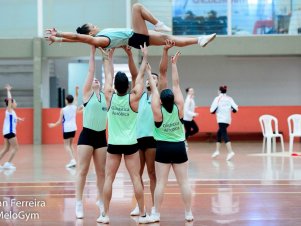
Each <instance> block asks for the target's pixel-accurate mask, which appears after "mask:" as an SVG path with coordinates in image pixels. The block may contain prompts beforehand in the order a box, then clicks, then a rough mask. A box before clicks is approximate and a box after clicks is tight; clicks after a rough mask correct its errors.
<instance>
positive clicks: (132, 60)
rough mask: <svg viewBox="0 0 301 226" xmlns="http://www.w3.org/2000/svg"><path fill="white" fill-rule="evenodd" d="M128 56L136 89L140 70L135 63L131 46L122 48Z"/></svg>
mask: <svg viewBox="0 0 301 226" xmlns="http://www.w3.org/2000/svg"><path fill="white" fill-rule="evenodd" d="M122 48H123V49H124V51H125V52H126V54H127V55H128V65H129V69H130V73H131V75H132V87H135V82H136V78H137V75H138V70H137V67H136V65H135V62H134V58H133V53H132V50H131V47H130V46H122Z"/></svg>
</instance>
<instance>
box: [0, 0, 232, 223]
mask: <svg viewBox="0 0 301 226" xmlns="http://www.w3.org/2000/svg"><path fill="white" fill-rule="evenodd" d="M145 21H149V22H150V23H152V24H153V25H154V30H155V31H149V30H148V29H147V27H146V24H145ZM132 27H133V29H104V30H101V31H100V30H99V28H98V27H96V26H95V25H92V24H85V25H83V26H82V27H79V28H78V29H77V33H71V32H59V31H57V30H56V29H55V28H52V29H48V30H46V32H47V39H48V40H49V42H50V44H52V43H53V42H81V43H86V44H89V45H91V51H90V58H89V69H88V74H87V77H86V81H85V83H84V87H83V107H82V111H83V128H82V131H81V133H80V136H79V139H78V143H77V156H78V157H77V162H76V161H75V158H74V156H73V149H72V139H73V138H74V136H75V131H76V123H75V117H76V111H78V110H79V109H78V108H77V106H76V104H74V103H76V102H77V96H78V88H76V94H75V97H74V98H73V96H71V95H68V96H67V97H66V105H67V106H66V107H65V108H63V109H62V110H61V113H60V117H59V120H58V121H57V122H56V123H49V127H54V126H57V125H60V124H61V123H62V122H63V125H64V127H63V128H64V141H65V142H64V143H65V147H66V149H67V150H68V152H69V153H70V156H71V161H70V162H69V163H68V164H67V165H66V166H67V167H74V166H75V165H76V166H77V167H76V169H77V176H76V204H75V214H76V217H77V218H83V217H84V203H83V190H84V186H85V182H86V177H87V174H88V170H89V166H90V162H91V159H93V161H94V166H95V172H96V175H97V177H96V182H97V192H98V193H97V202H96V204H97V206H98V208H99V212H100V214H99V217H98V218H97V222H100V223H105V224H106V223H109V222H110V219H109V207H110V201H111V197H112V185H113V182H114V179H115V176H116V173H117V171H118V168H119V166H120V163H121V160H122V156H123V157H124V161H125V166H126V168H127V170H128V172H129V175H130V178H131V181H132V183H133V187H134V193H135V197H136V200H137V206H136V207H135V208H134V209H133V211H132V212H131V213H130V214H131V215H137V216H139V218H138V222H139V223H141V224H143V223H153V222H159V221H160V212H161V204H162V201H163V195H164V188H165V186H166V183H167V181H168V174H169V171H170V168H173V171H174V173H175V175H176V178H177V181H178V184H179V186H180V189H181V194H182V198H183V201H184V206H185V220H186V221H193V215H192V211H191V189H190V185H189V181H188V156H187V151H186V149H187V145H185V141H186V138H187V137H188V136H189V135H192V133H190V132H187V131H188V130H190V129H189V125H193V123H192V122H191V121H193V117H195V116H196V114H194V115H192V116H189V117H188V118H187V117H186V118H184V112H185V111H186V110H184V109H186V108H185V107H184V106H185V105H187V104H186V103H185V102H186V101H184V97H183V94H182V91H181V89H180V82H179V75H178V70H177V61H178V59H179V57H180V52H177V53H176V54H175V55H174V56H172V57H171V65H172V66H171V67H172V68H171V70H172V73H171V74H172V84H171V88H167V87H168V84H167V67H168V62H169V57H168V50H169V49H170V48H172V47H174V46H178V47H182V46H188V45H192V44H198V45H200V46H202V47H205V46H206V45H207V44H208V43H210V42H211V41H212V40H214V38H215V37H216V34H211V35H205V36H200V37H197V38H194V37H176V36H171V35H166V34H163V33H159V32H158V31H167V32H168V31H170V30H171V29H170V28H169V27H168V26H166V25H165V24H164V23H162V22H161V21H159V20H158V19H156V18H155V17H154V16H153V15H152V14H151V13H150V12H149V11H148V10H147V9H146V8H145V7H144V6H143V5H141V4H139V3H136V4H134V5H133V7H132ZM150 45H155V46H163V51H162V58H161V62H160V66H159V71H160V73H159V75H158V74H156V73H152V70H151V66H150V65H149V63H148V46H150ZM118 47H122V48H123V49H124V51H125V52H126V54H127V56H128V64H129V69H130V73H131V75H132V88H131V89H130V83H129V79H128V77H127V75H126V74H125V73H124V72H117V73H116V74H115V75H114V68H113V54H114V50H115V48H118ZM131 47H133V48H137V49H140V50H141V52H142V56H143V59H142V62H141V65H140V68H139V70H138V69H137V68H136V66H135V63H134V59H133V56H132V50H131ZM97 49H99V50H100V52H101V54H102V56H103V66H104V74H105V83H104V84H103V86H101V84H100V82H99V80H97V79H96V78H95V77H94V74H95V54H96V51H97ZM145 74H146V76H147V78H146V83H145V84H144V75H145ZM102 87H103V88H102ZM226 91H227V87H226V86H222V87H220V92H221V93H220V95H219V96H218V97H217V98H216V100H214V102H213V104H212V106H211V112H212V113H217V114H227V115H228V114H229V113H228V112H226V113H225V110H223V108H225V106H226V107H227V108H229V109H231V110H233V111H237V105H236V104H235V103H234V101H233V100H232V98H230V97H227V96H226V95H225V93H226ZM189 92H190V93H189ZM7 93H8V96H7V106H8V108H7V109H8V114H10V113H12V112H13V113H14V111H13V108H14V107H13V106H14V104H16V102H15V101H14V99H13V98H12V97H11V94H10V87H9V86H7ZM187 93H188V95H187V98H188V99H187V98H186V100H187V101H189V103H191V101H192V99H193V96H194V94H193V92H192V91H191V90H189V89H188V91H187ZM227 98H228V100H231V101H232V102H231V103H230V104H225V103H226V101H225V100H226V99H227ZM222 102H223V104H221V103H222ZM188 105H189V104H188ZM188 105H187V106H188ZM229 106H230V107H229ZM189 108H191V106H190V107H189ZM14 114H15V113H14ZM12 115H13V114H12ZM9 117H10V116H9ZM12 117H15V119H16V120H21V119H20V118H17V116H16V115H15V116H12ZM8 120H10V119H8ZM185 121H186V122H185ZM218 122H219V121H218ZM184 123H185V127H186V134H185V129H184ZM223 124H225V125H223ZM219 125H220V128H219V130H220V132H219V133H218V135H219V136H218V137H219V138H221V137H222V136H223V138H224V139H225V137H226V136H227V134H226V128H227V122H222V121H221V122H219ZM190 127H191V126H190ZM106 128H108V140H107V137H106ZM10 136H11V135H9V137H8V136H6V135H5V136H4V137H5V140H6V142H7V143H8V144H11V145H13V143H14V142H13V141H12V138H11V137H10ZM220 142H221V139H218V142H217V143H220ZM227 142H228V143H230V142H229V139H228V140H227ZM230 145H231V143H230ZM218 148H219V147H218V146H217V149H216V152H215V153H214V156H212V157H216V156H217V155H218V154H219V149H218ZM15 149H16V148H15ZM16 150H17V149H16ZM16 150H14V151H13V154H14V153H15V152H16ZM3 153H5V152H4V151H2V152H1V153H0V159H1V158H2V157H3V156H2V155H3ZM230 154H231V155H232V156H229V155H230ZM233 156H234V152H233V151H232V149H231V151H230V152H229V154H228V157H227V160H230V159H231V158H232V157H233ZM12 157H13V155H12ZM9 163H11V161H10V162H9ZM145 166H146V168H147V172H148V176H149V179H150V190H151V195H152V207H151V210H150V213H149V214H147V213H146V209H145V203H144V189H143V187H144V186H143V181H142V174H143V171H144V168H145Z"/></svg>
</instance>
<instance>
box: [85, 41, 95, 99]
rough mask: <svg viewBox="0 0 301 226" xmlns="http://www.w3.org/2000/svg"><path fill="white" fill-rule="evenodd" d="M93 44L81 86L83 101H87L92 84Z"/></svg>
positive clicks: (93, 69) (93, 71)
mask: <svg viewBox="0 0 301 226" xmlns="http://www.w3.org/2000/svg"><path fill="white" fill-rule="evenodd" d="M95 51H96V49H95V46H91V52H90V59H89V70H88V74H87V78H86V82H85V85H84V88H83V101H84V103H85V102H87V101H88V100H89V98H90V96H91V92H92V84H93V80H94V73H95Z"/></svg>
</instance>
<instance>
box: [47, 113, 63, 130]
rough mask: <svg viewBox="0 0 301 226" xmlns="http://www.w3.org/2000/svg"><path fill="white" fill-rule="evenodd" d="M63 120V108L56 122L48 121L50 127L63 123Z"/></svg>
mask: <svg viewBox="0 0 301 226" xmlns="http://www.w3.org/2000/svg"><path fill="white" fill-rule="evenodd" d="M62 120H63V109H61V111H60V116H59V118H58V120H57V121H56V122H55V123H48V127H49V128H53V127H56V126H58V125H60V124H61V123H62Z"/></svg>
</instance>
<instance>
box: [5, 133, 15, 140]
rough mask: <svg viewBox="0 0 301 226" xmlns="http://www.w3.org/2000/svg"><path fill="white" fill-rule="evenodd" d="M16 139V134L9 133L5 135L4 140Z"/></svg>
mask: <svg viewBox="0 0 301 226" xmlns="http://www.w3.org/2000/svg"><path fill="white" fill-rule="evenodd" d="M14 137H16V134H14V133H8V134H5V135H4V138H5V139H8V140H9V139H11V138H14Z"/></svg>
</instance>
